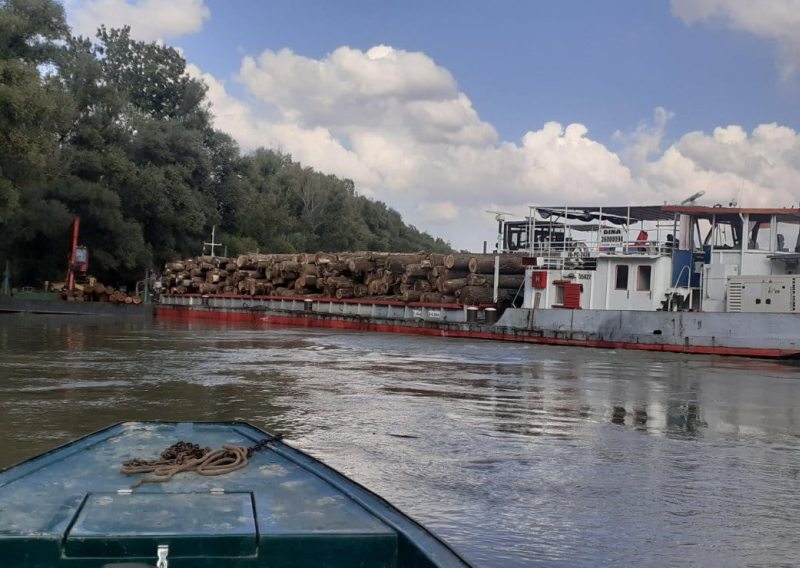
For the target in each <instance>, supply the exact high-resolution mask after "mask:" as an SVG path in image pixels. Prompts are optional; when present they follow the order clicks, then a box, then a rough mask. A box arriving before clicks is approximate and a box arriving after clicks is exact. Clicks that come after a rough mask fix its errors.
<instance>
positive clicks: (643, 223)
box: [503, 206, 800, 313]
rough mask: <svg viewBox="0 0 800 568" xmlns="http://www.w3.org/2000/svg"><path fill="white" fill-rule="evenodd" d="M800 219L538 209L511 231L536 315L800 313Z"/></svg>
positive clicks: (790, 213) (528, 304) (696, 210)
mask: <svg viewBox="0 0 800 568" xmlns="http://www.w3.org/2000/svg"><path fill="white" fill-rule="evenodd" d="M799 227H800V210H796V209H753V208H747V209H746V208H738V207H721V206H715V207H697V206H626V207H532V208H531V215H530V216H529V217H528V219H526V220H525V221H522V222H514V223H507V224H505V227H504V239H503V242H504V246H505V247H506V249H507V250H513V251H516V252H519V253H522V254H526V256H527V257H528V258H527V261H528V264H529V265H530V270H529V273H530V274H529V276H530V277H529V278H527V279H526V289H525V301H524V306H523V307H525V308H528V309H584V310H623V311H692V312H702V313H795V312H796V311H797V310H798V304H797V302H796V290H797V284H798V282H797V279H798V276H797V273H798V262H800V236H799V233H798V228H799Z"/></svg>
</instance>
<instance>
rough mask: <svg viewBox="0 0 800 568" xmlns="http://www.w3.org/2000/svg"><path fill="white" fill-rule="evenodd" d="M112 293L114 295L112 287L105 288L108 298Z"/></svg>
mask: <svg viewBox="0 0 800 568" xmlns="http://www.w3.org/2000/svg"><path fill="white" fill-rule="evenodd" d="M113 293H114V287H113V286H106V294H108V295H109V296H110V295H111V294H113Z"/></svg>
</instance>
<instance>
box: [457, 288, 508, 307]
mask: <svg viewBox="0 0 800 568" xmlns="http://www.w3.org/2000/svg"><path fill="white" fill-rule="evenodd" d="M457 296H458V299H459V301H460V302H461V303H462V304H468V305H475V304H491V303H494V290H492V289H491V288H486V287H484V286H465V287H464V288H461V290H459V291H458V293H457ZM508 297H509V295H508V291H507V290H505V289H502V288H501V289H500V290H498V299H504V298H508Z"/></svg>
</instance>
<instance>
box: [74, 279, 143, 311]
mask: <svg viewBox="0 0 800 568" xmlns="http://www.w3.org/2000/svg"><path fill="white" fill-rule="evenodd" d="M61 299H62V300H66V301H67V302H101V303H109V304H133V305H135V306H138V305H140V304H141V303H142V299H141V298H140V297H138V296H131V295H129V294H126V293H124V292H121V291H119V290H116V289H114V287H113V286H105V285H103V284H100V283H97V284H95V285H93V286H89V285H85V286H83V288H82V289H81V288H75V289H73V290H64V291H63V292H61Z"/></svg>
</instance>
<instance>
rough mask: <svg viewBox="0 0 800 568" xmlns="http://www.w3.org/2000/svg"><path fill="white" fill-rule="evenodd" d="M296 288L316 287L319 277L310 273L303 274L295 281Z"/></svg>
mask: <svg viewBox="0 0 800 568" xmlns="http://www.w3.org/2000/svg"><path fill="white" fill-rule="evenodd" d="M294 287H295V290H297V289H298V288H300V289H303V288H316V287H317V277H316V276H312V275H310V274H301V275H300V278H298V279H297V280H295V283H294Z"/></svg>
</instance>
